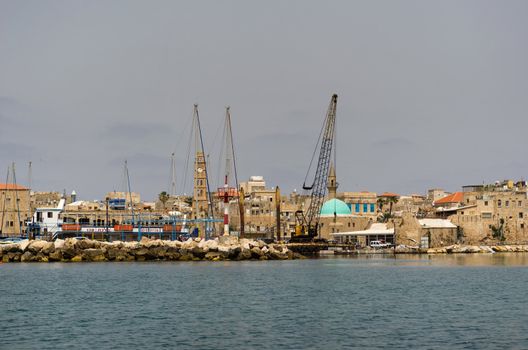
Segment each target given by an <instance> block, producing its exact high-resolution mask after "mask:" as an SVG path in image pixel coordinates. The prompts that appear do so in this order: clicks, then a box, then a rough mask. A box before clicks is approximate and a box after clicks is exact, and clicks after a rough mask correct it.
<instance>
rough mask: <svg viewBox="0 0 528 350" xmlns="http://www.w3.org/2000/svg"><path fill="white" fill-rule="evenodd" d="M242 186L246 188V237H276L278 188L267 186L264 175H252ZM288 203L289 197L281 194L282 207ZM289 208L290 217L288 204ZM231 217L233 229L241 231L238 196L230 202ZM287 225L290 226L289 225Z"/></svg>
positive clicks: (289, 210)
mask: <svg viewBox="0 0 528 350" xmlns="http://www.w3.org/2000/svg"><path fill="white" fill-rule="evenodd" d="M240 187H241V188H242V189H243V190H244V194H245V198H244V209H243V210H244V235H245V237H248V238H273V237H275V236H276V232H275V231H276V226H277V219H276V205H277V202H276V190H275V189H274V188H273V189H269V188H266V182H265V181H264V178H263V177H262V176H251V177H250V179H249V181H247V182H242V183H241V184H240ZM287 203H288V201H287V198H286V197H282V196H281V207H284V206H285V205H286V204H287ZM287 209H288V211H287V213H288V214H287V215H288V217H289V216H290V215H291V208H290V206H288V207H287ZM281 210H282V209H281ZM281 214H282V211H281ZM293 216H294V214H293ZM229 219H230V220H229V221H230V229H231V231H233V232H240V208H239V204H238V198H234V199H233V200H231V201H230V202H229ZM281 221H282V218H281ZM286 222H287V221H286ZM285 226H286V227H288V228H289V225H285ZM283 229H284V227H283ZM283 235H284V233H283Z"/></svg>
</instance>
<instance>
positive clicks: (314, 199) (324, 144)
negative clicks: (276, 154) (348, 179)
mask: <svg viewBox="0 0 528 350" xmlns="http://www.w3.org/2000/svg"><path fill="white" fill-rule="evenodd" d="M336 107H337V95H336V94H334V95H332V98H331V100H330V105H329V106H328V111H327V113H326V117H325V120H324V123H323V128H322V129H321V132H320V134H319V139H318V141H317V144H316V146H315V150H314V153H313V155H312V160H311V161H310V165H309V167H308V171H307V173H306V177H305V179H304V183H303V190H305V191H307V192H308V193H309V196H308V198H309V201H308V209H307V210H306V211H304V210H297V211H296V212H295V218H296V226H295V234H294V235H293V236H292V238H291V239H290V242H299V243H300V242H313V241H317V240H318V233H319V218H320V213H321V207H322V206H323V203H324V199H325V195H326V189H327V182H328V172H329V169H330V161H331V157H332V146H333V145H334V143H335V133H334V130H335V120H336ZM319 144H320V148H319V158H318V161H317V168H316V169H315V175H314V179H313V182H312V183H311V184H310V185H307V184H306V181H307V178H308V174H309V173H310V169H311V167H312V164H313V161H314V159H315V155H316V153H317V149H318V147H319Z"/></svg>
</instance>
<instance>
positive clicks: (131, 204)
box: [125, 159, 136, 226]
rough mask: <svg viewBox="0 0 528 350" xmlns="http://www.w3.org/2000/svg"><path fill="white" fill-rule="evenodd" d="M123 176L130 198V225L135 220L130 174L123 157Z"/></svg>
mask: <svg viewBox="0 0 528 350" xmlns="http://www.w3.org/2000/svg"><path fill="white" fill-rule="evenodd" d="M125 176H126V181H127V191H128V197H129V200H130V210H131V212H132V226H133V225H134V223H135V221H136V220H135V216H134V202H133V201H132V191H131V189H130V175H129V173H128V162H127V160H126V159H125Z"/></svg>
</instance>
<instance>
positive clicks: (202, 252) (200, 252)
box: [191, 246, 209, 259]
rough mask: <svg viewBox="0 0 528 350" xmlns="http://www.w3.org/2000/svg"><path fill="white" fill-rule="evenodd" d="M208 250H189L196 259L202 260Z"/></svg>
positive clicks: (196, 248) (196, 247) (195, 248)
mask: <svg viewBox="0 0 528 350" xmlns="http://www.w3.org/2000/svg"><path fill="white" fill-rule="evenodd" d="M208 250H209V249H208V248H200V247H198V246H195V247H193V248H192V249H191V253H192V255H193V256H195V257H197V258H200V259H203V258H204V257H205V254H207V252H208Z"/></svg>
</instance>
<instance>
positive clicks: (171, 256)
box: [165, 247, 180, 260]
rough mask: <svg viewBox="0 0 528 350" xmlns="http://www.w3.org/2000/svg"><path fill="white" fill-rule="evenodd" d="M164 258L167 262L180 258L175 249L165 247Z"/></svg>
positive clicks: (178, 252)
mask: <svg viewBox="0 0 528 350" xmlns="http://www.w3.org/2000/svg"><path fill="white" fill-rule="evenodd" d="M165 258H166V259H167V260H178V259H179V258H180V250H179V249H178V248H175V247H167V251H166V252H165Z"/></svg>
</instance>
